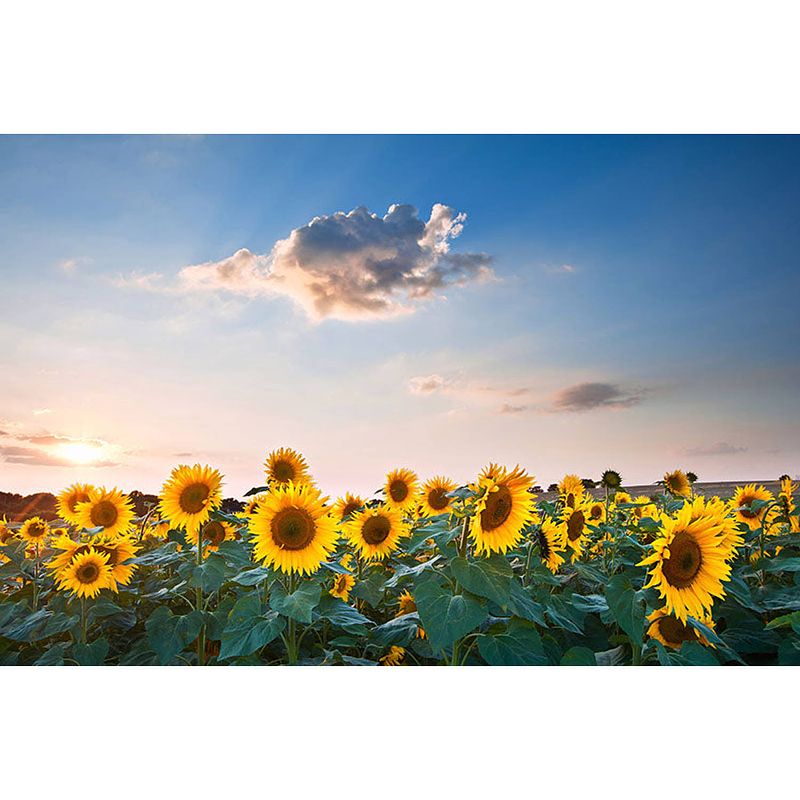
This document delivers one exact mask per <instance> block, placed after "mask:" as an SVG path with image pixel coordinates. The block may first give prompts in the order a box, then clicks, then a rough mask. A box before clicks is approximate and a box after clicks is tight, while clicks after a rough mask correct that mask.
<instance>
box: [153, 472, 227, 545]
mask: <svg viewBox="0 0 800 800" xmlns="http://www.w3.org/2000/svg"><path fill="white" fill-rule="evenodd" d="M221 505H222V475H220V473H219V472H218V471H217V470H215V469H212V468H211V467H209V466H201V465H200V464H195V465H194V466H193V467H188V466H185V465H181V466H179V467H175V469H173V470H172V472H171V473H170V476H169V478H168V479H167V481H166V482H165V483H164V486H163V487H162V488H161V494H160V495H159V507H160V511H161V516H162V517H163V518H165V519H167V520H169V522H170V524H171V525H172V527H173V528H185V529H186V532H187V534H189V535H190V536H192V537H193V541H195V542H196V541H197V529H198V528H199V527H200V526H201V525H202V524H203V523H205V522H207V521H208V519H209V517H210V516H211V512H212V511H215V510H216V509H218V508H219V507H220V506H221Z"/></svg>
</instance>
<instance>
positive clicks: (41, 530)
mask: <svg viewBox="0 0 800 800" xmlns="http://www.w3.org/2000/svg"><path fill="white" fill-rule="evenodd" d="M46 533H47V525H45V524H43V523H41V522H32V523H31V524H30V525H29V526H28V536H30V537H31V538H32V539H41V537H42V536H44V535H45V534H46Z"/></svg>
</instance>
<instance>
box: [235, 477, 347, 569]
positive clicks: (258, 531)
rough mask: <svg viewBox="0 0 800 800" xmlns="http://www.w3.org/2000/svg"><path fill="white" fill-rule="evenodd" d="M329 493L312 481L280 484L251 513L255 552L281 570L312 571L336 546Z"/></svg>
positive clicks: (271, 565)
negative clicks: (328, 500) (322, 493)
mask: <svg viewBox="0 0 800 800" xmlns="http://www.w3.org/2000/svg"><path fill="white" fill-rule="evenodd" d="M327 499H328V498H327V497H322V496H321V495H320V491H319V489H317V488H316V487H315V486H313V485H311V484H309V483H301V484H294V483H287V484H282V485H279V486H277V487H276V488H275V489H274V490H273V491H272V492H270V493H269V494H268V495H266V496H265V497H264V498H263V499H262V501H261V502H260V503H259V504H258V508H256V510H255V512H254V513H253V516H252V517H250V522H249V530H250V535H251V537H252V540H253V555H254V557H255V558H256V560H258V561H263V562H264V563H265V564H266V565H267V566H269V567H273V568H274V569H279V570H281V572H285V573H287V574H292V573H294V572H297V573H301V574H307V575H311V574H312V573H314V572H316V571H317V569H319V566H320V564H322V562H323V561H325V560H326V559H327V558H328V556H329V555H330V553H331V551H333V549H334V548H335V547H336V539H337V538H338V536H337V533H336V523H335V522H334V520H333V518H332V517H331V515H330V513H329V509H328V507H327V506H326V505H325V501H326V500H327Z"/></svg>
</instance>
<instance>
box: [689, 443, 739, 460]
mask: <svg viewBox="0 0 800 800" xmlns="http://www.w3.org/2000/svg"><path fill="white" fill-rule="evenodd" d="M746 451H747V448H746V447H737V446H736V445H733V444H729V443H728V442H717V443H716V444H712V445H709V446H708V447H687V448H686V449H685V450H684V451H683V454H684V455H687V456H696V457H698V458H702V457H703V456H732V455H735V454H736V453H744V452H746Z"/></svg>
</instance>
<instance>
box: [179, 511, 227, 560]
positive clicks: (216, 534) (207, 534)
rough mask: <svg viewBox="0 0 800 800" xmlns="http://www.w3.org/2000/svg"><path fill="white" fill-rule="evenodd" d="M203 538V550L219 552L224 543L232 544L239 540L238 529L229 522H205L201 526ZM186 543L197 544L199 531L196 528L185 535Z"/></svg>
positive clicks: (187, 530)
mask: <svg viewBox="0 0 800 800" xmlns="http://www.w3.org/2000/svg"><path fill="white" fill-rule="evenodd" d="M200 530H201V531H202V536H203V549H204V550H208V551H212V552H213V551H214V550H219V546H220V545H221V544H222V543H223V542H232V541H233V540H234V539H236V538H237V536H236V528H234V526H233V525H231V524H230V523H229V522H225V521H223V520H216V519H211V520H209V521H208V522H204V523H203V524H202V525H201V526H200ZM185 538H186V541H187V542H188V543H189V544H192V545H196V544H197V530H196V529H195V528H187V529H186V534H185Z"/></svg>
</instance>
